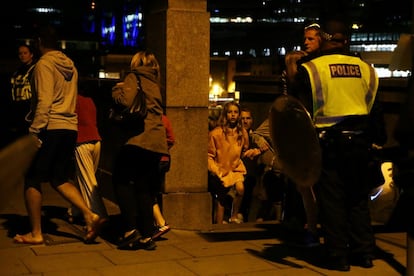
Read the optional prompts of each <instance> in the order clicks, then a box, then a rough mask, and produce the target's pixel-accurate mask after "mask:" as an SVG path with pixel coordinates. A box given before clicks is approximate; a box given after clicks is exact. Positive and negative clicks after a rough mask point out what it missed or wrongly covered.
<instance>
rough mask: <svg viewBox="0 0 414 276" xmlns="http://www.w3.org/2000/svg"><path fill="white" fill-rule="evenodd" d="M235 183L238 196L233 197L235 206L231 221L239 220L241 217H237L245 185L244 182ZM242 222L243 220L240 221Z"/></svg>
mask: <svg viewBox="0 0 414 276" xmlns="http://www.w3.org/2000/svg"><path fill="white" fill-rule="evenodd" d="M235 185H236V196H235V197H234V199H233V208H232V212H231V218H230V221H234V222H238V220H239V218H238V217H237V214H238V213H239V209H240V205H241V203H242V200H243V194H244V185H243V182H237V183H236V184H235ZM240 222H243V221H240Z"/></svg>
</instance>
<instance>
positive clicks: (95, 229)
mask: <svg viewBox="0 0 414 276" xmlns="http://www.w3.org/2000/svg"><path fill="white" fill-rule="evenodd" d="M107 221H108V220H107V219H106V218H101V217H98V219H97V220H95V221H93V222H92V224H91V228H90V229H89V230H88V231H87V232H86V236H85V239H84V242H85V243H93V242H94V241H95V239H96V237H98V235H99V233H100V231H101V229H102V226H103V225H104V224H105V223H106V222H107Z"/></svg>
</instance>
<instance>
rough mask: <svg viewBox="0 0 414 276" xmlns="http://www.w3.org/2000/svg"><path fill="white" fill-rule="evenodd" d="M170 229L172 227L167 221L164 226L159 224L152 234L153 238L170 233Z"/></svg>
mask: <svg viewBox="0 0 414 276" xmlns="http://www.w3.org/2000/svg"><path fill="white" fill-rule="evenodd" d="M170 230H171V227H170V226H169V225H168V224H167V223H165V224H164V226H157V227H156V229H155V232H154V234H153V235H152V239H153V240H155V239H157V238H159V237H161V236H162V235H164V234H166V233H168V232H169V231H170Z"/></svg>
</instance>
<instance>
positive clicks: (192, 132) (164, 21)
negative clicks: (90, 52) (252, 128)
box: [146, 0, 212, 230]
mask: <svg viewBox="0 0 414 276" xmlns="http://www.w3.org/2000/svg"><path fill="white" fill-rule="evenodd" d="M149 2H151V3H150V4H149V10H148V12H147V19H146V24H147V29H146V36H147V37H146V42H147V49H148V50H151V51H153V52H154V53H155V55H156V56H157V57H158V59H159V62H160V65H161V70H162V71H161V72H162V84H163V86H164V88H165V91H164V92H163V93H164V96H165V97H164V98H165V105H166V112H167V116H168V118H169V119H170V121H171V123H172V127H173V130H174V134H175V137H176V144H175V145H174V147H173V148H172V150H171V158H172V163H171V170H170V171H169V172H168V173H167V177H166V184H165V189H164V195H163V214H164V216H165V218H166V220H167V222H168V223H169V224H171V225H172V227H174V228H177V229H186V230H205V229H209V228H210V227H211V226H212V199H211V195H210V193H209V192H208V191H207V142H208V120H207V118H208V89H209V65H210V50H209V47H210V22H209V18H210V15H209V13H208V12H207V1H206V0H154V1H149Z"/></svg>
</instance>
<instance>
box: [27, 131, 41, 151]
mask: <svg viewBox="0 0 414 276" xmlns="http://www.w3.org/2000/svg"><path fill="white" fill-rule="evenodd" d="M30 136H31V137H33V139H34V140H35V142H36V146H37V147H38V148H40V147H42V144H43V142H42V140H40V139H39V137H38V136H37V134H36V133H34V132H31V133H30Z"/></svg>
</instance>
